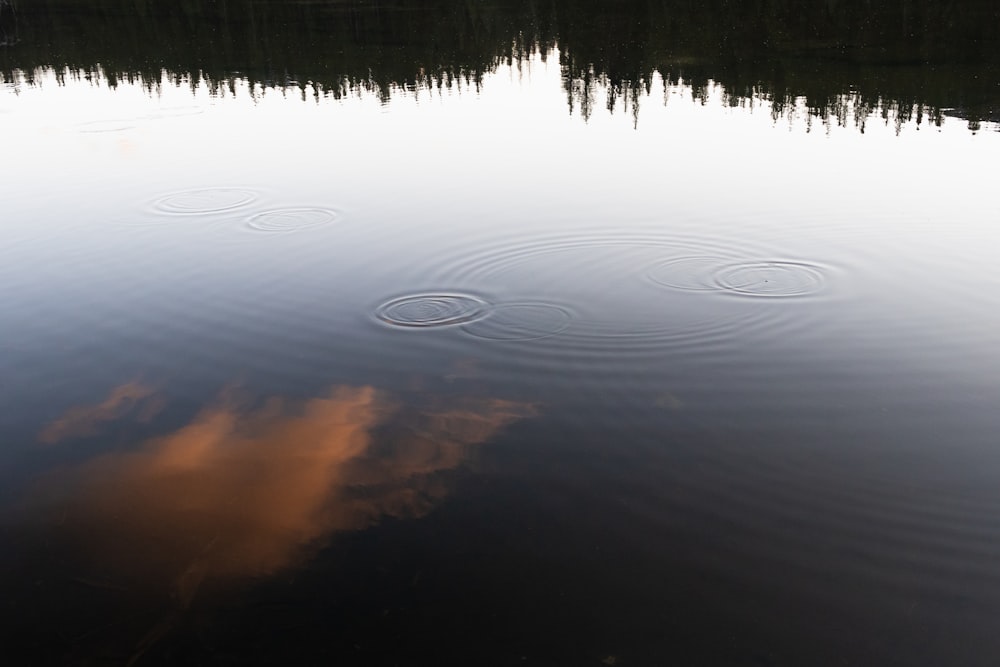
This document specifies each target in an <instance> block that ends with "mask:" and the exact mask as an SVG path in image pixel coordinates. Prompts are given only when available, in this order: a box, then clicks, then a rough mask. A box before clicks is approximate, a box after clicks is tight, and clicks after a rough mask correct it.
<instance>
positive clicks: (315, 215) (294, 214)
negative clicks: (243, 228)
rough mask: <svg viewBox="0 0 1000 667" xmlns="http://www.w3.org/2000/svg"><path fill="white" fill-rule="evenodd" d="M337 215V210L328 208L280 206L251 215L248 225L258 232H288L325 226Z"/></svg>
mask: <svg viewBox="0 0 1000 667" xmlns="http://www.w3.org/2000/svg"><path fill="white" fill-rule="evenodd" d="M337 217H338V215H337V212H336V211H334V210H332V209H327V208H309V207H302V208H279V209H274V210H271V211H264V212H262V213H257V214H256V215H253V216H251V217H250V218H249V219H248V220H247V226H248V227H249V228H250V229H252V230H254V231H257V232H269V233H278V234H288V233H291V232H298V231H304V230H307V229H315V228H317V227H323V226H324V225H328V224H330V223H331V222H333V221H335V220H336V219H337Z"/></svg>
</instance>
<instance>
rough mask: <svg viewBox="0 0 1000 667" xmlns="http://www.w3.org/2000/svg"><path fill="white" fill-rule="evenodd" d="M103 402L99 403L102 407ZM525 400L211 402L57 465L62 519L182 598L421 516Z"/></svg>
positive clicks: (79, 537)
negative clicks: (128, 444) (120, 447)
mask: <svg viewBox="0 0 1000 667" xmlns="http://www.w3.org/2000/svg"><path fill="white" fill-rule="evenodd" d="M128 387H130V385H125V386H123V387H119V388H118V389H116V390H115V391H113V392H112V393H111V395H110V396H109V397H108V399H107V400H105V401H104V402H103V403H101V404H100V405H98V406H96V407H94V408H93V410H92V414H90V415H87V414H85V412H84V411H81V410H74V411H71V412H70V413H69V414H68V415H67V417H64V418H63V419H62V420H59V421H57V422H56V423H55V424H53V425H52V426H50V427H49V428H48V429H46V431H45V433H47V434H49V438H48V441H50V442H51V441H54V440H55V439H57V436H58V435H60V434H67V435H68V434H70V433H71V432H72V429H71V428H70V426H69V424H73V423H76V424H83V425H85V426H87V427H88V428H90V427H91V426H93V425H94V424H97V423H99V422H101V421H106V415H107V414H110V413H111V412H115V411H116V410H117V408H116V407H115V406H118V405H119V404H120V403H121V402H122V400H123V399H122V398H121V397H122V396H131V395H133V394H136V390H135V389H134V388H132V389H129V388H128ZM109 406H110V407H109ZM532 412H533V411H532V408H531V407H530V406H528V405H524V404H518V403H513V402H507V401H499V400H473V399H465V400H463V401H461V404H460V405H451V406H448V407H446V408H442V409H432V410H415V409H412V408H407V409H403V408H400V407H398V406H395V405H394V404H392V403H391V402H390V401H389V400H388V398H387V397H386V396H385V394H383V393H381V392H379V391H376V390H375V389H372V388H370V387H361V388H357V387H336V388H334V389H332V390H331V391H330V392H329V394H328V395H326V396H324V397H321V398H314V399H311V400H308V401H305V402H304V403H301V404H295V405H292V404H289V403H287V402H285V401H282V400H279V399H274V400H271V401H269V402H268V403H267V404H266V405H265V406H264V407H263V408H260V409H255V410H249V411H248V410H240V409H238V408H236V407H233V406H232V405H226V404H223V405H217V406H214V407H211V408H209V409H206V410H204V411H203V412H202V413H201V414H200V415H198V416H197V417H196V418H195V419H194V420H193V421H192V422H191V423H189V424H187V425H185V426H183V427H182V428H179V429H177V430H176V431H174V432H172V433H169V434H167V435H165V436H162V437H159V438H156V439H153V440H151V441H149V442H146V443H143V444H142V445H141V446H139V447H137V448H135V449H134V450H132V451H130V452H128V453H114V454H108V455H105V456H103V457H100V458H98V459H96V460H94V461H91V462H89V463H87V464H85V465H83V466H81V467H78V468H76V469H73V470H70V471H67V472H64V473H61V474H60V475H58V476H57V479H50V480H49V481H50V482H51V483H52V484H56V485H58V486H59V488H61V489H63V490H67V489H68V491H66V493H68V494H69V495H68V498H67V506H68V509H67V510H66V512H67V518H66V521H65V526H66V528H67V529H68V530H70V531H72V532H73V533H74V535H75V538H74V542H77V543H79V544H81V545H83V551H84V552H85V553H86V555H87V556H89V557H90V560H91V562H90V563H89V565H88V567H89V568H90V569H91V571H93V569H94V568H97V569H99V571H101V572H106V573H111V575H110V576H113V577H116V578H119V579H127V580H128V581H129V582H131V583H133V584H134V583H135V582H143V583H145V584H153V585H154V586H156V587H159V586H161V585H166V586H168V587H169V590H170V592H171V594H172V595H173V596H174V598H175V600H176V602H177V604H178V605H179V606H180V607H181V608H183V607H186V606H188V605H189V604H190V602H191V601H192V599H193V598H194V597H195V595H196V592H197V590H198V588H199V586H200V585H201V583H202V582H203V581H204V580H206V579H207V578H213V579H218V578H239V577H253V576H263V575H267V574H271V573H274V572H276V571H278V570H280V569H283V568H287V567H290V566H293V565H295V564H296V563H298V562H300V561H301V559H303V558H304V557H306V556H307V555H308V554H309V553H310V548H315V547H316V546H317V545H318V544H321V543H322V539H323V538H324V537H326V536H328V535H329V534H331V533H333V532H334V531H338V530H352V529H360V528H364V527H366V526H369V525H371V524H372V523H373V522H376V521H378V520H379V519H380V518H381V517H385V516H397V517H418V516H421V515H423V514H425V513H426V512H427V511H428V510H429V509H430V508H431V507H432V506H433V504H434V502H435V501H438V500H440V499H441V498H442V497H443V496H444V495H445V493H446V489H445V487H444V486H443V485H442V483H441V480H440V475H438V474H437V473H439V472H441V471H446V470H450V469H454V468H455V467H457V466H459V465H460V464H461V463H462V462H463V461H464V460H465V459H466V457H467V454H468V451H469V448H470V447H472V446H475V445H477V444H479V443H482V442H484V441H486V440H488V439H489V438H491V437H493V436H494V435H495V434H496V433H497V432H498V431H499V430H500V429H501V428H503V427H504V426H506V425H508V424H510V423H512V422H514V421H516V420H519V419H522V418H524V417H526V416H529V415H531V414H532Z"/></svg>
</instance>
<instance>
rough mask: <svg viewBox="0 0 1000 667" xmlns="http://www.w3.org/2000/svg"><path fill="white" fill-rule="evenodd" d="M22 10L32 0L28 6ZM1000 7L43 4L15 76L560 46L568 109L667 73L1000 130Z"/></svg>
mask: <svg viewBox="0 0 1000 667" xmlns="http://www.w3.org/2000/svg"><path fill="white" fill-rule="evenodd" d="M22 5H23V6H22ZM998 12H1000V10H998V9H997V6H996V4H995V3H991V2H987V1H986V0H981V1H977V0H973V1H970V2H944V1H940V0H894V1H884V2H878V3H871V2H869V1H867V0H806V1H804V2H790V1H788V2H786V1H784V0H742V1H733V0H708V1H706V2H685V1H682V0H661V1H659V2H647V1H642V2H640V1H638V0H617V1H615V2H607V1H602V2H594V1H592V0H573V1H572V2H571V1H569V0H509V1H508V2H502V3H497V4H493V3H489V4H484V3H481V2H478V1H472V0H470V1H467V2H451V1H443V0H412V1H410V2H406V3H404V4H385V5H383V4H381V3H370V2H361V1H359V0H336V1H327V2H308V3H300V2H276V1H270V2H267V1H264V2H262V1H260V0H231V1H228V2H208V1H206V2H183V3H162V2H154V1H153V0H128V1H127V2H126V1H125V0H90V1H89V2H76V1H75V0H74V1H72V2H69V1H68V0H37V1H35V2H31V3H21V4H19V5H18V7H17V11H16V12H15V11H13V9H11V6H10V5H5V6H4V9H3V11H2V14H0V16H2V18H0V21H2V39H3V41H4V43H5V44H6V46H5V47H4V48H3V50H2V51H0V71H2V72H3V76H4V77H5V78H6V79H7V80H15V79H18V76H17V73H18V72H21V73H24V74H25V75H26V76H27V78H28V80H29V81H31V80H32V78H33V76H34V72H35V71H36V70H38V69H39V68H49V67H51V68H55V69H56V70H57V72H62V71H64V70H66V69H69V70H70V71H73V72H83V73H85V74H86V75H87V76H95V75H97V74H98V72H100V73H102V74H103V76H106V77H107V78H108V80H109V81H110V82H111V83H112V85H113V84H114V82H115V81H117V80H119V79H128V80H135V79H140V80H142V81H143V82H144V83H145V84H146V85H148V86H151V87H152V86H155V85H159V84H160V83H161V82H162V81H163V78H164V77H167V78H168V79H174V80H178V81H179V80H182V79H183V80H200V79H206V80H208V81H209V83H210V85H212V86H214V87H219V88H222V87H229V86H232V83H233V80H234V79H239V78H246V79H248V80H249V81H250V82H251V83H252V84H254V85H255V86H256V85H261V86H264V87H278V88H282V89H285V88H300V89H301V91H302V95H303V96H305V95H309V94H315V95H320V94H323V95H332V96H335V97H337V96H342V95H346V94H349V93H351V92H352V91H357V90H377V91H379V93H380V94H381V95H382V96H383V97H386V96H388V95H389V94H390V91H392V90H394V89H412V88H413V87H415V86H418V85H428V84H430V85H436V86H437V85H450V84H451V83H452V82H454V81H456V80H459V81H466V82H470V83H475V82H478V81H479V80H480V78H481V76H482V75H483V74H484V73H486V72H489V71H491V70H492V69H493V68H494V67H495V66H496V65H497V63H498V62H501V61H510V60H517V59H520V58H521V57H522V55H523V54H526V53H530V52H532V51H535V50H540V51H542V52H543V53H547V52H548V51H549V50H550V49H551V48H552V47H553V46H554V45H556V44H558V45H559V48H560V58H561V66H562V70H563V77H564V86H565V89H566V93H567V95H568V96H569V103H570V106H571V108H576V109H579V110H580V111H581V112H582V113H583V114H584V115H588V114H589V113H590V112H591V110H592V109H591V107H592V105H593V94H592V88H593V87H594V86H595V85H597V84H603V85H606V86H609V87H610V88H611V92H612V94H611V95H610V96H609V98H608V101H607V104H608V106H609V108H612V109H613V108H614V107H616V106H619V105H625V106H628V105H629V104H630V103H634V100H635V99H636V97H638V93H639V92H640V91H642V90H644V89H646V87H647V86H648V85H649V82H650V80H651V78H652V74H653V72H654V71H657V72H659V73H660V74H661V75H662V76H663V77H664V79H665V80H667V81H668V82H669V83H676V82H677V81H678V80H684V81H685V82H687V83H689V84H691V85H692V86H693V87H694V88H695V90H696V91H702V90H705V89H706V87H707V85H708V83H709V82H710V81H714V82H716V83H721V84H722V86H723V87H724V89H725V91H726V94H727V96H728V99H729V100H730V103H732V104H738V103H740V101H741V100H744V99H747V98H763V99H766V100H769V101H773V103H774V106H773V110H774V113H775V114H776V115H781V114H782V113H784V112H785V111H786V110H787V109H789V108H791V107H793V106H795V104H796V102H797V101H799V100H803V99H804V102H805V104H806V105H807V107H808V108H809V110H810V112H811V113H812V114H814V115H816V116H819V117H821V118H823V119H824V120H826V119H831V118H832V119H836V120H837V121H838V122H844V120H845V114H846V109H847V107H848V106H851V107H853V108H855V109H860V110H861V112H860V113H859V114H857V120H858V122H859V124H862V125H863V122H864V119H865V118H866V117H867V115H868V112H879V113H881V114H883V115H884V116H886V117H891V118H892V119H893V120H895V121H896V122H903V121H908V120H910V119H911V118H914V117H915V118H917V119H923V117H925V116H926V117H927V118H928V119H929V120H930V121H931V122H940V120H941V117H942V114H945V113H949V114H954V115H959V116H962V117H964V118H968V120H969V124H970V127H972V128H973V129H975V128H977V127H979V124H980V122H981V121H983V120H996V118H997V115H996V114H997V104H998V99H1000V90H998V88H997V85H998V82H1000V74H998V73H1000V66H998V65H1000V58H998V56H997V54H998V53H1000V48H998V46H1000V27H998V26H1000V15H998Z"/></svg>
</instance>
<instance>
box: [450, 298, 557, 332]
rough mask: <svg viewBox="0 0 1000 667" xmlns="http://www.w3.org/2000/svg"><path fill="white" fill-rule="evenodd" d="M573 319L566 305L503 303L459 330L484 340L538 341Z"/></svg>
mask: <svg viewBox="0 0 1000 667" xmlns="http://www.w3.org/2000/svg"><path fill="white" fill-rule="evenodd" d="M572 321H573V313H572V312H571V311H570V310H569V309H568V308H563V307H562V306H557V305H554V304H550V303H505V304H500V305H497V306H494V307H493V308H492V310H491V311H490V312H489V314H488V316H487V317H483V318H481V319H479V320H477V321H475V322H473V323H469V324H466V325H464V326H463V327H462V330H463V331H465V332H466V333H468V334H469V335H471V336H475V337H477V338H485V339H487V340H498V341H514V340H538V339H540V338H548V337H549V336H555V335H556V334H558V333H560V332H562V331H565V330H566V328H567V327H568V326H569V325H570V322H572Z"/></svg>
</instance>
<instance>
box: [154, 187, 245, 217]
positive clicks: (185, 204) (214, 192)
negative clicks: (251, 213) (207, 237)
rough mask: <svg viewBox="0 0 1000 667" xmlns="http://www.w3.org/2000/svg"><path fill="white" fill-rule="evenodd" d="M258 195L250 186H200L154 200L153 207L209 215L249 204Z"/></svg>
mask: <svg viewBox="0 0 1000 667" xmlns="http://www.w3.org/2000/svg"><path fill="white" fill-rule="evenodd" d="M258 197H259V194H258V193H257V192H256V191H254V190H251V189H249V188H226V187H223V188H199V189H196V190H185V191H183V192H175V193H173V194H169V195H166V196H165V197H161V198H160V199H157V200H156V201H155V202H153V209H154V210H155V211H156V212H157V213H165V214H167V215H207V214H211V213H223V212H225V211H232V210H234V209H238V208H242V207H244V206H248V205H250V204H252V203H253V202H255V201H256V200H257V198H258Z"/></svg>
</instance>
